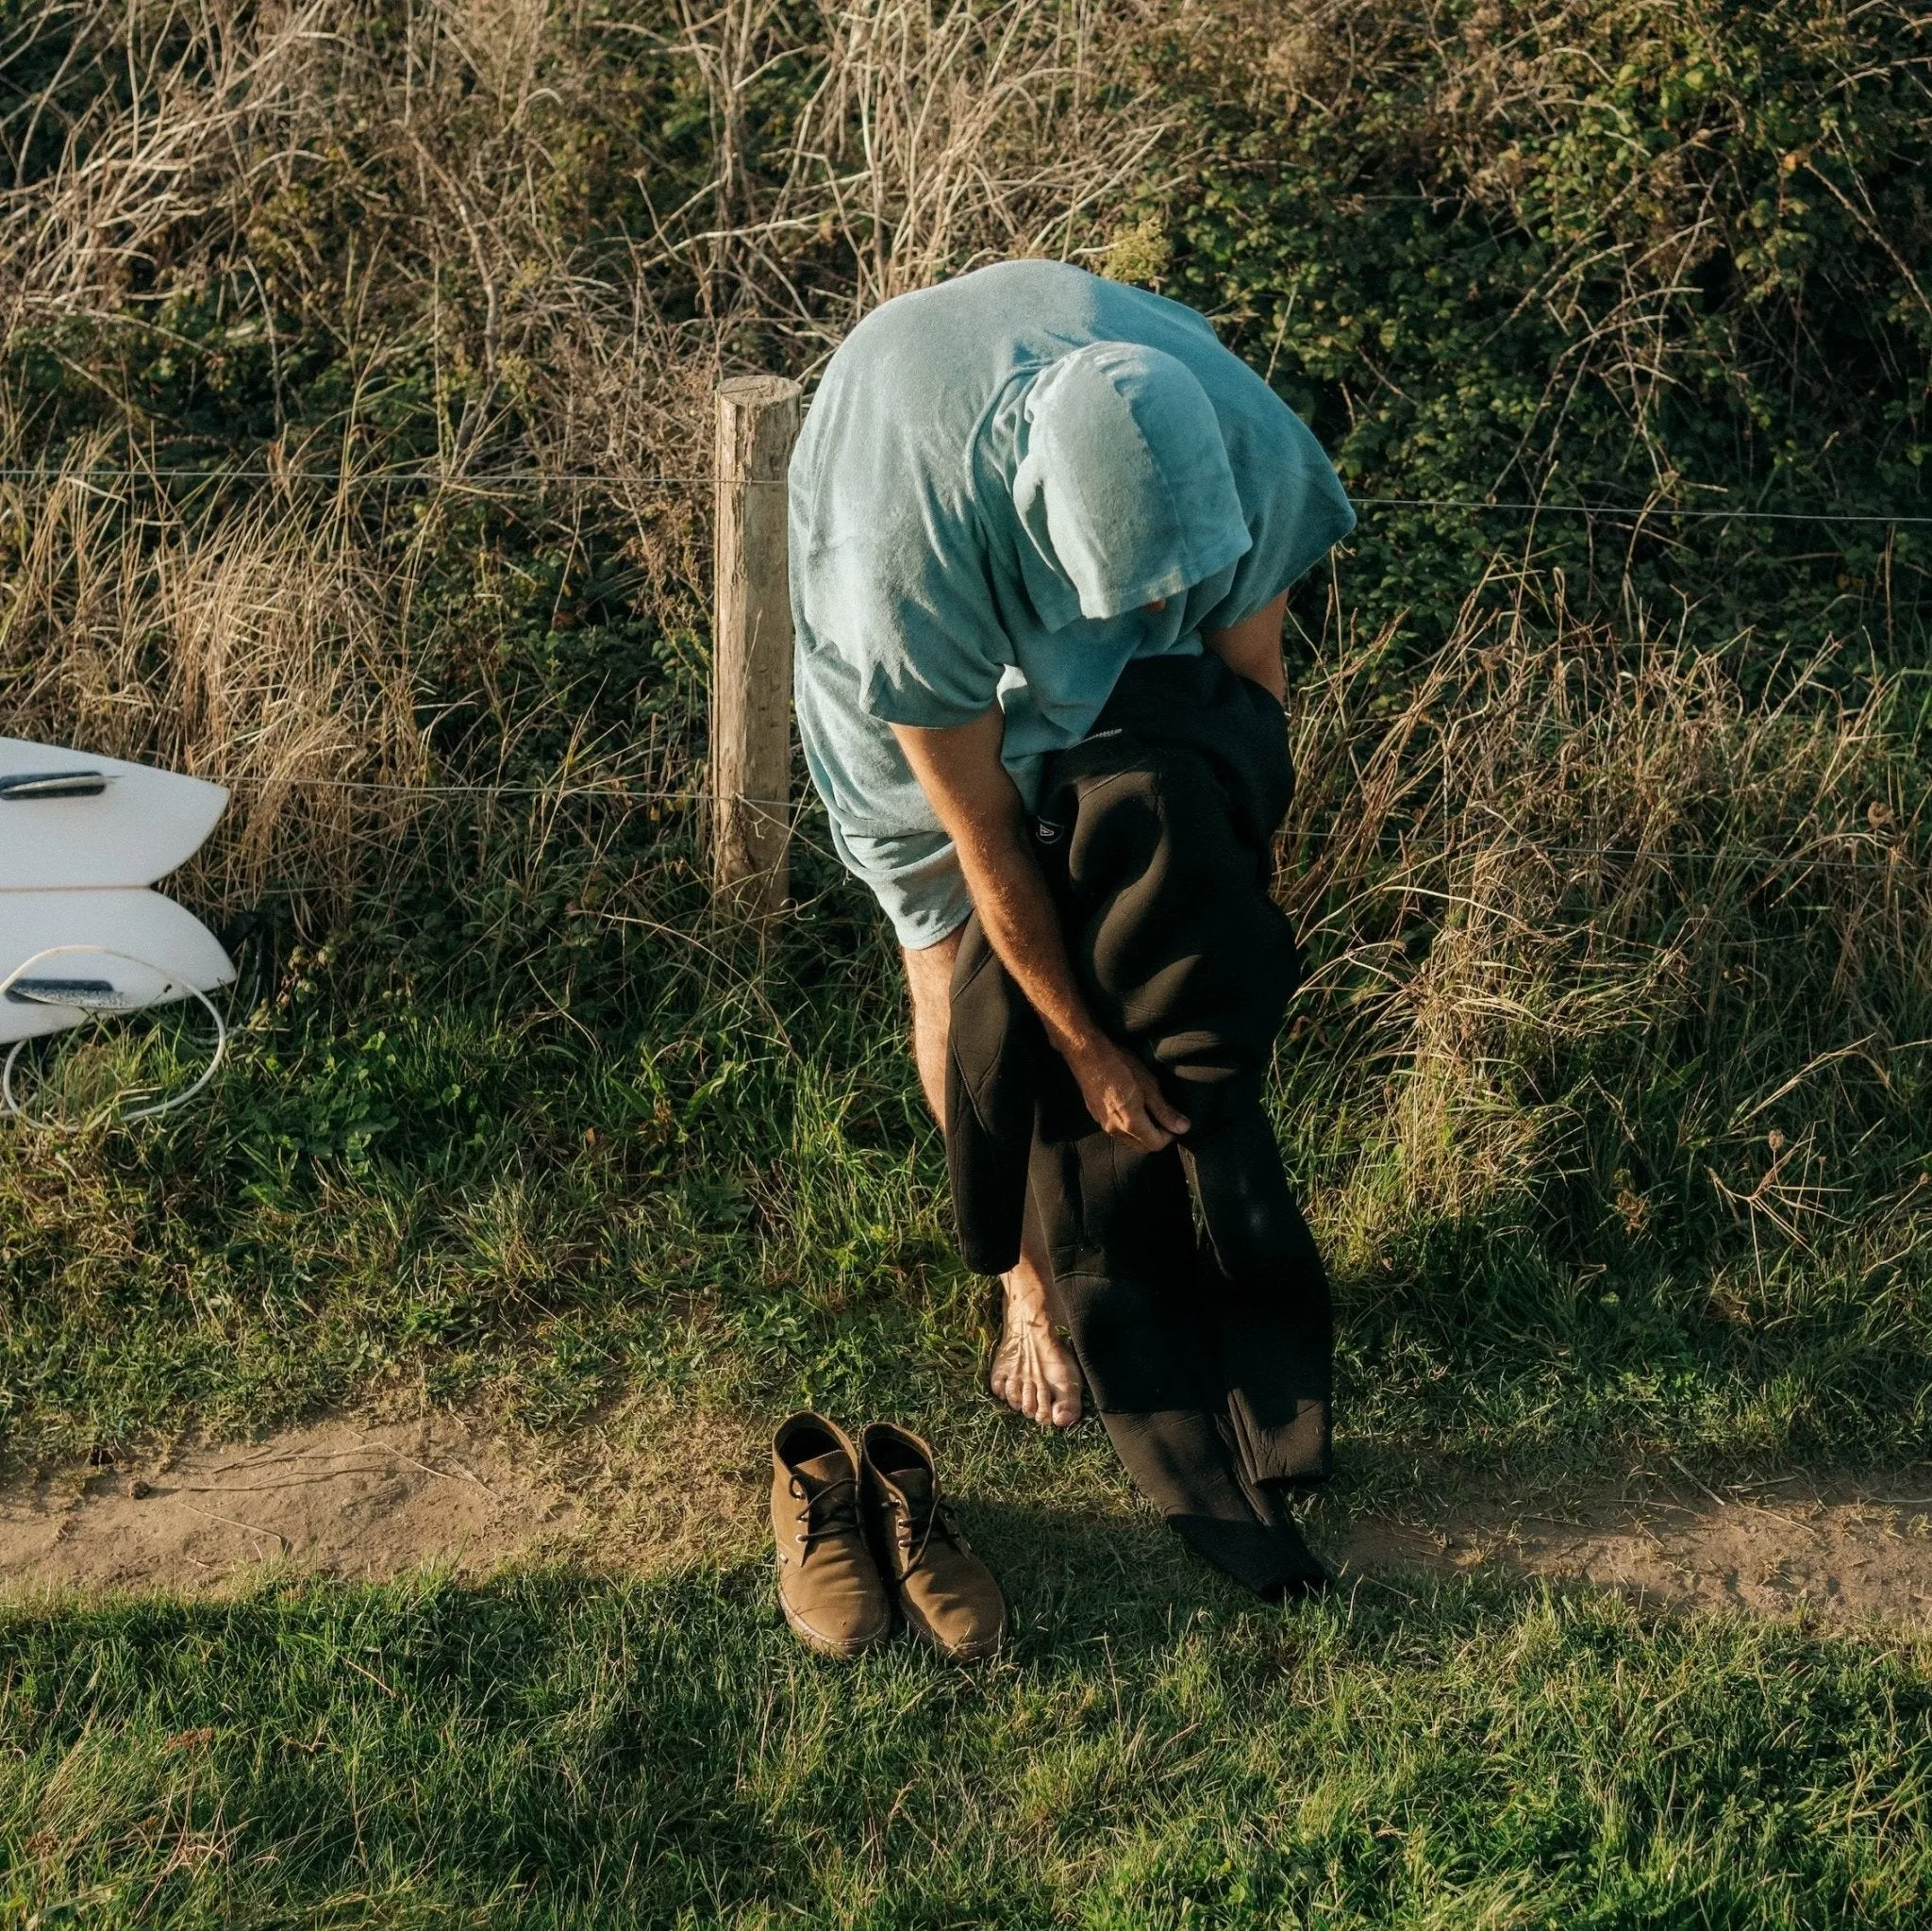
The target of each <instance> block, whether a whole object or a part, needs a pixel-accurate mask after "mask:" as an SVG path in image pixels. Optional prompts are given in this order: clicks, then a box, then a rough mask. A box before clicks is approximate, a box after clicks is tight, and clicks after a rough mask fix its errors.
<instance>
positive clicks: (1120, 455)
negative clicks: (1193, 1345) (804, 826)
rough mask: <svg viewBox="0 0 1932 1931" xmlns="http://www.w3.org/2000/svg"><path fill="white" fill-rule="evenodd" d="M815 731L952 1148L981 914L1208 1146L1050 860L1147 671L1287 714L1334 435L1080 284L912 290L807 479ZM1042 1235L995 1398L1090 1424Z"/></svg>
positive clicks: (857, 357) (806, 582) (1130, 1101)
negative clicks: (1107, 710)
mask: <svg viewBox="0 0 1932 1931" xmlns="http://www.w3.org/2000/svg"><path fill="white" fill-rule="evenodd" d="M1354 522H1355V518H1354V513H1353V511H1352V510H1351V509H1350V508H1349V506H1348V501H1347V498H1346V497H1345V496H1344V495H1343V493H1342V490H1341V484H1340V483H1339V482H1338V481H1337V479H1336V476H1335V473H1334V471H1333V469H1332V468H1331V467H1330V465H1329V463H1328V461H1327V459H1326V458H1325V457H1324V455H1323V453H1322V450H1321V448H1320V446H1319V444H1317V442H1316V441H1315V440H1314V438H1313V436H1312V435H1310V433H1309V432H1308V430H1307V428H1306V427H1305V426H1304V424H1302V423H1301V422H1300V420H1299V419H1298V418H1297V417H1296V416H1295V415H1294V413H1293V412H1292V411H1291V409H1290V408H1288V407H1287V405H1286V404H1284V403H1283V402H1282V401H1281V400H1280V399H1279V397H1277V396H1276V395H1275V394H1274V391H1272V390H1270V389H1269V388H1268V386H1267V384H1266V383H1264V382H1263V381H1262V380H1261V378H1260V377H1259V376H1258V375H1256V374H1255V373H1254V372H1253V371H1252V370H1250V369H1249V368H1248V367H1247V366H1246V365H1245V364H1244V363H1243V362H1241V360H1240V359H1239V358H1237V357H1235V356H1234V355H1232V354H1230V353H1229V352H1228V351H1227V350H1226V349H1224V348H1223V347H1222V346H1221V344H1220V343H1219V341H1216V339H1215V336H1214V333H1213V331H1212V330H1211V329H1210V328H1209V327H1208V324H1207V323H1206V322H1205V321H1204V320H1203V319H1202V318H1201V317H1200V316H1199V315H1197V314H1195V313H1194V312H1193V311H1192V310H1191V309H1189V308H1183V307H1181V306H1180V305H1179V304H1177V303H1174V302H1169V301H1166V300H1164V299H1162V298H1161V297H1159V296H1158V295H1152V294H1148V293H1145V292H1143V291H1140V290H1136V289H1131V288H1126V287H1123V286H1120V285H1118V284H1116V283H1112V282H1108V281H1104V280H1102V279H1100V278H1098V277H1096V276H1094V275H1088V274H1086V273H1085V272H1084V271H1082V270H1080V269H1077V268H1073V267H1070V266H1067V265H1065V264H1063V263H1058V262H1047V261H1015V262H1005V263H1001V264H999V265H997V266H994V267H991V268H985V269H980V270H979V271H977V272H976V273H974V274H972V275H963V276H961V277H960V278H959V279H958V280H956V281H951V282H946V283H942V284H941V285H940V286H939V287H937V288H932V289H926V290H923V291H919V292H917V293H914V294H909V295H902V296H900V297H899V298H898V299H896V300H894V301H891V302H889V303H887V304H886V305H885V306H884V307H882V308H878V309H876V310H874V313H873V314H872V315H870V316H868V317H867V318H866V320H865V321H864V322H862V323H861V324H860V325H858V328H856V329H855V330H854V331H853V333H852V334H851V336H850V337H849V338H848V339H847V340H846V341H845V342H844V343H843V344H842V345H841V347H840V349H839V351H838V353H837V354H836V355H835V356H834V357H833V358H832V360H831V362H830V364H829V366H828V367H827V369H826V371H825V375H824V380H823V382H822V383H821V384H820V387H819V390H818V393H817V395H816V397H815V398H814V400H813V403H812V406H811V410H810V414H809V417H808V421H807V424H806V427H805V432H804V434H803V436H802V437H801V438H800V440H799V443H798V447H797V450H796V453H795V454H794V456H793V458H792V462H791V596H792V608H793V614H794V619H795V624H796V634H797V658H796V663H797V708H798V720H799V729H800V733H801V736H802V738H803V740H804V744H805V751H806V757H807V760H808V764H809V766H810V770H811V775H812V779H813V782H814V784H815V785H816V787H817V789H818V791H819V794H820V796H821V797H822V798H823V799H824V805H825V808H826V811H827V813H828V815H829V817H830V821H831V830H832V837H833V841H834V842H835V844H836V846H837V848H838V852H839V856H840V857H841V859H842V860H843V862H844V863H845V865H846V866H847V867H848V868H849V869H850V870H851V871H852V872H854V873H856V874H858V876H859V877H860V878H862V879H863V880H864V881H865V883H866V884H867V885H868V886H869V887H870V888H871V889H872V891H873V892H874V894H875V895H876V897H877V898H878V901H879V903H880V905H881V906H882V907H883V908H884V910H885V912H886V915H887V917H888V918H889V919H890V920H891V923H892V926H893V929H894V931H895V933H896V934H897V936H898V940H899V943H900V945H901V947H902V948H903V951H904V957H905V961H906V976H907V983H908V988H909V990H910V993H911V1000H912V1041H913V1053H914V1057H915V1058H916V1060H917V1063H918V1068H919V1076H920V1081H921V1084H922V1086H923V1088H924V1091H925V1095H926V1098H927V1100H928V1102H929V1103H930V1105H931V1106H932V1107H933V1110H934V1112H935V1114H936V1115H938V1116H939V1117H940V1119H941V1123H942V1124H943V1121H944V1105H945V1102H944V1090H945V1070H944V1069H945V1064H946V1049H947V1026H948V1020H949V1009H950V1008H949V989H950V985H951V979H952V973H953V965H954V961H955V958H956V956H957V955H958V948H959V942H960V933H961V928H962V927H963V926H964V924H965V923H966V921H967V919H968V917H969V915H971V914H972V913H973V912H974V911H975V910H976V911H977V913H978V916H979V922H980V925H981V927H982V928H983V930H984V932H985V935H986V938H987V940H988V941H990V942H991V947H992V950H993V951H994V953H996V954H997V956H998V957H999V959H1000V961H1001V962H1002V963H1003V964H1004V966H1005V967H1006V969H1007V971H1008V974H1010V975H1011V978H1012V980H1013V982H1014V984H1015V985H1016V986H1017V988H1018V989H1019V990H1020V992H1021V993H1022V994H1023V995H1024V998H1025V1000H1026V1001H1027V1002H1028V1004H1030V1006H1031V1007H1032V1008H1033V1010H1034V1011H1035V1012H1036V1013H1037V1014H1038V1015H1039V1018H1040V1021H1041V1025H1042V1026H1043V1028H1044V1031H1045V1034H1046V1037H1047V1039H1048V1040H1050V1041H1051V1044H1052V1046H1053V1048H1054V1049H1055V1050H1056V1051H1057V1052H1058V1054H1059V1055H1060V1057H1062V1058H1064V1060H1065V1061H1066V1063H1067V1066H1068V1068H1069V1069H1070V1070H1071V1072H1072V1074H1073V1076H1074V1080H1075V1082H1076V1083H1077V1085H1078V1088H1079V1091H1080V1094H1081V1097H1082V1098H1083V1099H1084V1100H1085V1102H1086V1106H1087V1109H1088V1111H1089V1112H1090V1113H1091V1116H1092V1119H1093V1121H1094V1122H1095V1123H1097V1124H1098V1125H1099V1126H1101V1127H1103V1128H1105V1129H1106V1131H1107V1132H1108V1134H1109V1135H1112V1136H1114V1137H1115V1138H1117V1139H1118V1140H1122V1141H1124V1142H1128V1143H1130V1144H1131V1145H1132V1146H1134V1147H1137V1148H1140V1149H1142V1150H1144V1151H1146V1152H1150V1153H1152V1152H1158V1151H1159V1150H1160V1149H1162V1148H1164V1147H1166V1146H1167V1145H1168V1144H1169V1143H1170V1142H1171V1141H1172V1140H1174V1139H1175V1138H1176V1137H1177V1136H1184V1135H1185V1134H1186V1133H1187V1131H1188V1127H1189V1122H1188V1120H1187V1119H1186V1118H1185V1117H1184V1116H1183V1115H1182V1114H1181V1113H1180V1112H1179V1111H1177V1110H1176V1109H1175V1107H1174V1105H1172V1104H1171V1103H1170V1101H1169V1099H1168V1098H1167V1097H1165V1096H1164V1095H1163V1093H1162V1091H1161V1089H1160V1086H1159V1084H1158V1081H1157V1079H1156V1077H1155V1074H1154V1073H1153V1071H1152V1070H1151V1069H1150V1068H1149V1067H1148V1066H1147V1065H1146V1064H1144V1063H1143V1062H1142V1061H1141V1059H1140V1058H1139V1057H1135V1056H1134V1055H1133V1054H1131V1053H1129V1052H1128V1051H1126V1050H1124V1048H1123V1047H1121V1046H1120V1045H1117V1044H1116V1043H1115V1042H1114V1041H1113V1040H1111V1039H1109V1038H1108V1035H1107V1033H1105V1032H1104V1031H1103V1030H1102V1029H1101V1028H1100V1026H1099V1025H1098V1024H1096V1023H1095V1021H1094V1018H1093V1016H1092V1014H1091V1011H1090V1010H1089V1007H1088V1002H1087V1001H1086V1000H1085V999H1084V998H1083V996H1082V993H1081V990H1080V988H1079V985H1078V983H1077V981H1076V978H1075V974H1074V971H1073V969H1072V966H1071V964H1070V960H1069V957H1068V952H1067V946H1066V943H1065V941H1064V939H1063V937H1062V932H1061V925H1060V921H1059V918H1058V914H1057V912H1056V908H1055V905H1054V902H1053V899H1052V897H1051V895H1050V892H1049V890H1048V887H1047V884H1046V881H1045V879H1044V877H1043V875H1042V874H1041V869H1040V865H1039V862H1038V860H1037V858H1036V857H1035V851H1034V841H1033V839H1032V837H1031V835H1030V833H1029V828H1028V814H1029V812H1031V810H1032V809H1033V807H1034V806H1035V803H1036V800H1037V795H1038V791H1039V787H1040V782H1041V770H1042V767H1043V766H1044V764H1045V762H1046V760H1047V759H1048V758H1049V757H1051V756H1052V754H1054V753H1055V752H1058V751H1061V750H1064V749H1066V748H1067V747H1070V746H1072V745H1074V744H1076V743H1078V742H1079V741H1081V740H1082V739H1083V738H1084V737H1085V736H1086V735H1087V733H1088V732H1089V731H1090V730H1091V728H1092V726H1093V724H1094V721H1095V720H1096V719H1097V718H1098V717H1099V715H1100V712H1101V710H1102V709H1103V707H1105V706H1106V704H1107V702H1108V697H1109V696H1110V695H1111V694H1112V693H1113V691H1114V687H1115V684H1116V682H1117V680H1118V679H1119V678H1120V676H1121V674H1122V672H1123V671H1124V669H1125V667H1126V666H1127V665H1128V664H1130V663H1132V662H1135V661H1137V660H1139V659H1143V658H1162V657H1193V656H1198V655H1199V654H1200V653H1201V652H1203V651H1204V650H1205V651H1208V652H1211V653H1213V654H1214V655H1215V656H1217V657H1219V658H1222V659H1223V660H1224V662H1225V663H1226V664H1227V665H1228V667H1229V668H1230V669H1232V670H1233V671H1234V672H1236V673H1237V674H1239V675H1240V676H1241V677H1244V678H1247V679H1249V680H1250V681H1251V682H1253V683H1254V684H1257V685H1259V686H1261V687H1262V688H1263V689H1264V690H1266V691H1269V692H1270V693H1271V694H1272V695H1273V696H1274V698H1275V699H1277V700H1279V699H1280V698H1281V697H1282V696H1283V694H1284V679H1283V671H1282V656H1281V625H1282V610H1283V606H1284V603H1285V601H1286V596H1287V591H1288V588H1289V586H1290V585H1291V583H1292V582H1293V581H1294V579H1295V578H1296V577H1298V576H1299V575H1301V574H1302V573H1303V572H1304V571H1305V570H1307V568H1308V567H1309V565H1310V564H1312V563H1313V562H1315V561H1316V560H1317V559H1318V558H1320V557H1322V556H1323V555H1324V553H1325V552H1326V551H1327V550H1328V549H1329V548H1330V546H1331V545H1333V544H1334V543H1335V542H1336V541H1339V540H1340V539H1341V537H1343V536H1345V535H1346V534H1347V533H1348V531H1349V530H1350V529H1351V528H1352V527H1353V526H1354ZM1040 1246H1041V1241H1040V1238H1039V1236H1038V1234H1037V1232H1036V1231H1034V1229H1033V1228H1032V1227H1031V1225H1030V1224H1029V1228H1028V1232H1027V1235H1026V1238H1025V1240H1024V1243H1023V1246H1022V1250H1021V1254H1020V1259H1019V1262H1018V1264H1017V1265H1016V1266H1015V1267H1014V1268H1012V1270H1011V1271H1010V1272H1009V1273H1007V1274H1006V1275H1004V1276H1003V1280H1004V1286H1005V1290H1006V1314H1005V1326H1004V1331H1003V1335H1002V1338H1001V1340H1000V1344H999V1348H998V1352H997V1354H996V1356H995V1358H994V1365H993V1371H992V1377H991V1380H992V1388H993V1391H994V1392H995V1393H996V1394H997V1395H999V1396H1000V1397H1001V1398H1002V1399H1003V1400H1005V1401H1007V1402H1008V1403H1009V1404H1010V1405H1011V1406H1012V1407H1014V1408H1016V1409H1018V1410H1019V1411H1020V1412H1021V1413H1022V1414H1024V1415H1025V1416H1027V1417H1029V1418H1030V1419H1031V1420H1033V1421H1035V1422H1037V1423H1041V1424H1042V1425H1047V1426H1054V1427H1066V1426H1068V1425H1070V1424H1071V1423H1074V1422H1075V1421H1077V1420H1078V1419H1079V1414H1080V1377H1079V1373H1078V1370H1077V1369H1076V1367H1075V1364H1074V1360H1073V1358H1072V1357H1071V1356H1070V1355H1069V1353H1068V1351H1067V1349H1066V1347H1065V1346H1064V1344H1063V1343H1062V1342H1061V1340H1060V1339H1059V1338H1058V1334H1057V1333H1056V1331H1055V1327H1054V1322H1053V1318H1052V1315H1051V1312H1050V1307H1051V1306H1052V1303H1051V1299H1050V1294H1051V1287H1052V1283H1051V1278H1050V1263H1049V1260H1048V1258H1047V1256H1046V1255H1045V1254H1044V1253H1042V1252H1041V1251H1039V1250H1040Z"/></svg>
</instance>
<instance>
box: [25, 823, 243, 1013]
mask: <svg viewBox="0 0 1932 1931" xmlns="http://www.w3.org/2000/svg"><path fill="white" fill-rule="evenodd" d="M210 789H213V788H212V787H210ZM4 808H5V807H0V809H4ZM234 976H235V968H234V967H233V966H232V965H230V964H229V963H228V955H227V954H226V953H225V952H224V951H223V950H222V947H221V941H219V940H217V939H216V937H215V935H214V934H213V933H212V932H210V931H209V930H208V927H207V926H206V925H204V924H202V923H201V921H200V920H199V919H197V918H196V917H195V916H194V915H193V913H192V912H187V911H184V910H182V908H181V907H179V906H177V905H176V904H175V901H174V900H173V899H171V898H163V897H162V896H161V895H160V893H159V892H158V891H140V890H138V889H136V890H127V889H123V890H115V891H0V986H4V987H5V989H6V990H4V991H0V1045H5V1044H8V1043H9V1042H11V1041H12V1040H28V1039H35V1038H38V1037H39V1036H40V1035H41V1034H42V1033H57V1032H59V1031H60V1030H62V1028H64V1027H66V1026H71V1025H78V1024H80V1022H81V1021H82V1020H83V1019H85V1018H87V1016H88V1015H89V1014H90V1013H94V1012H131V1011H133V1010H134V1009H135V1008H136V1007H142V1006H155V1005H159V1004H162V1003H164V1002H166V1001H168V1000H172V999H185V998H187V997H188V992H189V988H191V987H192V988H193V989H194V990H196V991H200V992H207V991H211V990H213V989H214V988H215V987H217V986H225V985H226V984H227V983H228V981H229V980H230V979H232V978H233V977H234Z"/></svg>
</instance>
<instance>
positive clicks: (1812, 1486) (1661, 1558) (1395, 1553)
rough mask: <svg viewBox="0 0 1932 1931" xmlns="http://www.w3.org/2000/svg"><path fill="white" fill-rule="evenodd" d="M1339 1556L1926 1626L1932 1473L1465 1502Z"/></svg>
mask: <svg viewBox="0 0 1932 1931" xmlns="http://www.w3.org/2000/svg"><path fill="white" fill-rule="evenodd" d="M1337 1553H1338V1555H1339V1556H1340V1557H1341V1561H1342V1563H1343V1566H1344V1568H1345V1569H1346V1570H1347V1571H1349V1572H1351V1573H1358V1574H1366V1575H1374V1576H1384V1577H1386V1576H1390V1575H1391V1574H1401V1573H1405V1572H1406V1573H1410V1574H1422V1575H1429V1576H1441V1575H1466V1574H1470V1573H1476V1572H1483V1571H1487V1572H1490V1573H1501V1574H1503V1575H1506V1576H1507V1577H1510V1578H1512V1579H1521V1578H1526V1577H1531V1576H1535V1577H1542V1578H1546V1579H1548V1580H1549V1581H1552V1582H1555V1583H1558V1584H1561V1585H1565V1586H1569V1587H1574V1588H1580V1589H1591V1590H1615V1591H1617V1592H1618V1593H1619V1594H1622V1595H1624V1596H1627V1597H1629V1598H1630V1599H1632V1600H1633V1601H1636V1602H1639V1603H1641V1604H1644V1605H1648V1606H1653V1607H1659V1608H1671V1609H1680V1610H1693V1611H1695V1610H1723V1609H1730V1610H1742V1611H1745V1612H1747V1613H1749V1614H1751V1615H1754V1616H1767V1617H1784V1616H1799V1615H1808V1616H1812V1617H1814V1618H1818V1619H1821V1620H1824V1621H1826V1622H1830V1623H1861V1622H1882V1623H1890V1624H1891V1625H1893V1626H1905V1627H1924V1626H1932V1472H1927V1471H1920V1472H1918V1473H1904V1474H1899V1475H1895V1476H1882V1477H1878V1478H1875V1479H1867V1480H1864V1481H1859V1482H1854V1481H1849V1480H1844V1481H1840V1480H1823V1481H1821V1480H1814V1479H1813V1478H1811V1477H1809V1476H1792V1477H1788V1478H1783V1479H1779V1480H1775V1481H1764V1482H1755V1483H1748V1484H1740V1486H1739V1487H1738V1488H1737V1489H1735V1490H1731V1491H1730V1492H1728V1493H1725V1494H1718V1493H1716V1492H1715V1491H1713V1490H1708V1489H1704V1488H1702V1487H1701V1486H1698V1485H1695V1484H1692V1483H1686V1485H1685V1486H1684V1487H1683V1488H1681V1489H1677V1488H1660V1487H1658V1486H1657V1485H1654V1484H1650V1483H1645V1484H1642V1485H1641V1486H1635V1485H1633V1486H1630V1487H1626V1488H1622V1489H1619V1490H1598V1491H1596V1492H1594V1493H1591V1494H1589V1495H1587V1496H1585V1497H1583V1498H1582V1499H1580V1500H1572V1501H1568V1502H1553V1501H1551V1500H1550V1499H1549V1498H1547V1497H1544V1498H1538V1497H1520V1498H1515V1499H1509V1500H1503V1499H1493V1498H1491V1499H1469V1500H1464V1501H1460V1502H1457V1503H1456V1504H1455V1505H1453V1506H1452V1507H1448V1508H1446V1509H1445V1510H1444V1511H1443V1512H1442V1514H1441V1516H1440V1517H1438V1518H1437V1519H1436V1520H1435V1521H1434V1522H1421V1521H1396V1520H1391V1519H1389V1518H1384V1517H1369V1518H1365V1519H1362V1520H1359V1521H1357V1523H1354V1524H1353V1526H1352V1527H1351V1529H1350V1531H1349V1534H1348V1536H1347V1537H1346V1539H1345V1540H1344V1541H1343V1543H1342V1545H1341V1548H1340V1550H1339V1551H1338V1552H1337Z"/></svg>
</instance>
